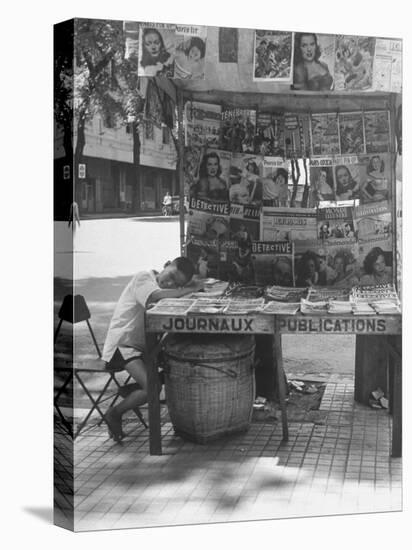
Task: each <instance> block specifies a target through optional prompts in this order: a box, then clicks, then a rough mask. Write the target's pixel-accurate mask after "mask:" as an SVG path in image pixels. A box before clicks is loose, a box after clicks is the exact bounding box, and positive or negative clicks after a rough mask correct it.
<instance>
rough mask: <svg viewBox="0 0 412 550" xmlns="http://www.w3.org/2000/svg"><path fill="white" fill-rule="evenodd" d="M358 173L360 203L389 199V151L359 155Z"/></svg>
mask: <svg viewBox="0 0 412 550" xmlns="http://www.w3.org/2000/svg"><path fill="white" fill-rule="evenodd" d="M359 175H360V197H359V198H360V202H361V204H365V203H370V202H379V201H385V200H390V199H391V196H392V193H391V191H392V170H391V155H390V154H389V153H384V154H372V155H362V156H360V157H359Z"/></svg>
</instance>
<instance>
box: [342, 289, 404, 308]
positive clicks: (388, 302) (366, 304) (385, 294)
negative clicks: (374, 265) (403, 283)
mask: <svg viewBox="0 0 412 550" xmlns="http://www.w3.org/2000/svg"><path fill="white" fill-rule="evenodd" d="M351 303H352V306H353V312H354V313H355V314H358V315H363V314H366V313H367V312H368V310H372V312H373V313H375V312H376V313H379V314H381V315H383V314H386V315H391V314H396V313H400V312H401V304H400V301H399V298H398V295H397V293H396V290H395V287H394V285H393V284H385V285H377V286H357V287H353V289H352V293H351Z"/></svg>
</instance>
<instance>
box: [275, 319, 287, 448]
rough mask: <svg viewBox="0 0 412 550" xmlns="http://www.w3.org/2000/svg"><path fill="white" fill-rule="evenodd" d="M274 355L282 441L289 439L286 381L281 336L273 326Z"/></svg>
mask: <svg viewBox="0 0 412 550" xmlns="http://www.w3.org/2000/svg"><path fill="white" fill-rule="evenodd" d="M273 348H274V356H275V358H276V376H277V386H278V393H279V404H280V411H281V415H282V434H283V441H289V429H288V417H287V412H286V382H285V371H284V370H283V358H282V337H281V335H280V332H279V330H278V327H277V326H275V335H274V337H273Z"/></svg>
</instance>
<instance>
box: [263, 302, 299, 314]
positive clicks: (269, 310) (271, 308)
mask: <svg viewBox="0 0 412 550" xmlns="http://www.w3.org/2000/svg"><path fill="white" fill-rule="evenodd" d="M299 309H300V302H275V301H274V300H273V301H271V302H268V303H267V304H266V305H265V306H264V308H263V309H262V313H266V314H267V315H296V313H297V312H298V311H299Z"/></svg>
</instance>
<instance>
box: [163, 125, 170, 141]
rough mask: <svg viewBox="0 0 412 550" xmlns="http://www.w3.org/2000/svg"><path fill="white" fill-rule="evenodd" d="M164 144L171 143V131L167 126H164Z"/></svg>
mask: <svg viewBox="0 0 412 550" xmlns="http://www.w3.org/2000/svg"><path fill="white" fill-rule="evenodd" d="M162 143H163V145H169V143H170V130H169V128H168V127H167V126H162Z"/></svg>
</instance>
